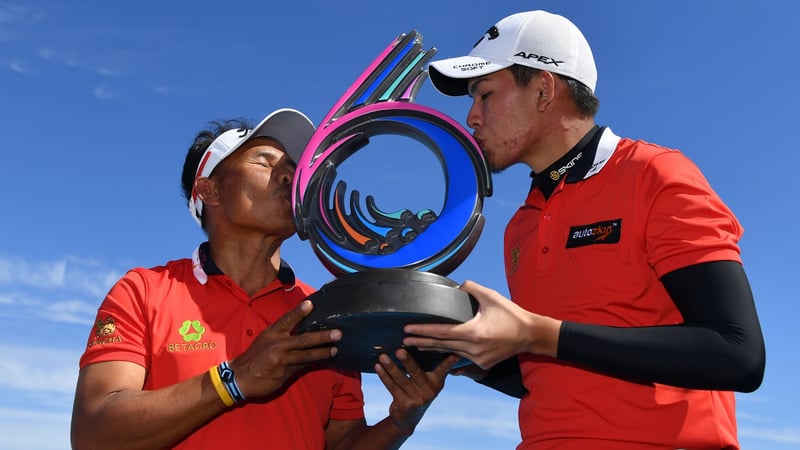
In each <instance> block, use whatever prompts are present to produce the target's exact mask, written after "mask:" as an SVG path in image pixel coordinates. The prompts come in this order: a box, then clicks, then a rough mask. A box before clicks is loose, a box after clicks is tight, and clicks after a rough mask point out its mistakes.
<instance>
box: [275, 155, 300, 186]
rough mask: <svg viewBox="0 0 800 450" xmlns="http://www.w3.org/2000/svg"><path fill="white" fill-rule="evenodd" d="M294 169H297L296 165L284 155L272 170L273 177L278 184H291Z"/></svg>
mask: <svg viewBox="0 0 800 450" xmlns="http://www.w3.org/2000/svg"><path fill="white" fill-rule="evenodd" d="M295 169H297V165H295V163H294V162H293V161H292V160H291V159H289V156H288V155H286V156H284V157H283V158H281V162H280V164H278V166H277V167H276V168H275V169H274V170H273V176H274V177H276V178H277V181H278V183H280V184H292V180H294V171H295Z"/></svg>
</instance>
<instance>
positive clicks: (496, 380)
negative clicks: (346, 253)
mask: <svg viewBox="0 0 800 450" xmlns="http://www.w3.org/2000/svg"><path fill="white" fill-rule="evenodd" d="M477 382H478V383H480V384H482V385H484V386H488V387H490V388H492V389H494V390H496V391H500V392H502V393H504V394H506V395H510V396H511V397H516V398H522V397H523V396H524V395H525V394H527V393H528V390H527V389H525V386H523V385H522V373H521V372H520V370H519V359H517V356H516V355H514V356H512V357H511V358H508V359H506V360H505V361H500V362H499V363H497V364H495V365H494V367H492V368H491V369H489V373H488V374H487V375H486V376H485V377H483V378H481V379H480V380H477Z"/></svg>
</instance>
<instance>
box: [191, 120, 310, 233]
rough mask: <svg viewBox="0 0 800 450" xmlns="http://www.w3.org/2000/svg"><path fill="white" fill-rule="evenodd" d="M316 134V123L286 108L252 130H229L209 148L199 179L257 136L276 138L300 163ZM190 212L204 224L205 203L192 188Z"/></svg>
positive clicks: (203, 158)
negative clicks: (304, 151)
mask: <svg viewBox="0 0 800 450" xmlns="http://www.w3.org/2000/svg"><path fill="white" fill-rule="evenodd" d="M313 134H314V124H313V123H312V122H311V120H310V119H309V118H308V117H306V116H305V114H303V113H301V112H300V111H297V110H295V109H289V108H283V109H279V110H276V111H274V112H272V113H271V114H270V115H268V116H267V117H265V118H264V120H262V121H261V123H259V124H258V125H256V127H255V128H253V129H252V130H247V129H234V130H228V131H226V132H224V133H222V134H220V135H219V136H217V138H216V139H214V141H213V142H212V143H211V145H209V146H208V148H207V149H206V151H205V153H203V157H202V158H200V164H198V165H197V172H196V173H195V179H197V178H200V177H208V176H209V175H211V172H212V171H213V170H214V168H215V167H217V165H219V163H220V162H222V160H223V159H225V158H227V157H228V156H229V155H230V154H232V153H233V152H235V151H236V150H237V149H238V148H239V147H241V146H242V145H244V144H245V142H247V141H249V140H250V139H253V138H256V137H268V138H272V139H275V140H276V141H278V142H279V143H280V144H281V145H282V146H283V149H284V151H286V154H287V155H289V158H291V159H292V161H294V162H295V163H296V162H297V161H300V156H301V155H302V154H303V150H305V148H306V145H307V144H308V141H310V140H311V135H313ZM189 212H190V213H191V214H192V217H194V220H196V221H197V223H199V224H202V222H201V221H200V217H202V215H203V201H202V200H200V197H199V196H198V195H197V191H196V190H195V189H194V186H192V195H191V197H190V198H189Z"/></svg>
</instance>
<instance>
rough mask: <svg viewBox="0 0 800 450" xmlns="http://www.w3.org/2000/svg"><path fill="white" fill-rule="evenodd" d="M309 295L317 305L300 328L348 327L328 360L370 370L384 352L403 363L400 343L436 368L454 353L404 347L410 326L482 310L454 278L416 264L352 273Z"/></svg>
mask: <svg viewBox="0 0 800 450" xmlns="http://www.w3.org/2000/svg"><path fill="white" fill-rule="evenodd" d="M308 298H309V299H310V300H311V301H312V303H314V310H313V311H312V312H311V313H310V314H309V315H308V316H307V317H305V318H304V319H303V320H302V321H301V322H300V323H299V324H298V326H297V327H296V328H295V333H296V334H297V333H304V332H309V331H321V330H328V329H339V330H342V339H341V340H340V341H339V342H337V343H336V344H335V345H336V347H337V349H338V352H337V354H336V355H335V356H333V357H332V358H330V359H328V360H326V361H324V362H323V363H324V364H325V365H328V366H331V367H335V368H339V369H344V370H351V371H356V372H367V373H374V372H375V364H376V363H377V361H378V356H379V355H380V354H386V355H388V356H389V357H391V358H392V359H394V360H395V362H396V363H398V364H399V361H397V360H396V358H395V351H396V350H397V349H399V348H405V349H406V350H407V351H408V352H409V353H410V354H411V356H412V357H413V358H414V359H415V361H416V362H417V363H418V364H419V366H420V367H421V368H422V369H423V370H425V371H430V370H432V369H434V368H435V367H436V366H437V365H438V364H439V363H440V362H441V361H442V360H444V358H446V357H447V355H448V354H446V353H440V352H432V351H420V350H419V349H417V348H416V347H406V346H404V345H403V343H402V341H403V338H404V337H406V336H407V334H406V333H405V331H403V328H404V326H405V325H407V324H411V323H415V324H419V323H452V324H456V323H463V322H466V321H467V320H469V319H471V318H472V317H474V316H475V313H476V312H477V302H476V301H475V300H474V299H473V298H472V297H471V296H469V295H468V294H467V293H466V292H464V291H462V290H460V289H458V285H457V284H456V283H455V282H453V281H452V280H450V279H449V278H447V277H444V276H442V275H437V274H434V273H430V272H419V271H415V270H410V269H372V270H366V271H361V272H354V273H350V274H347V275H344V276H342V277H339V278H337V279H335V280H333V281H331V282H329V283H327V284H325V285H324V286H323V287H322V288H320V289H319V290H318V291H317V292H315V293H313V294H312V295H310V296H309V297H308ZM462 365H463V364H462ZM400 367H401V368H402V365H401V364H400Z"/></svg>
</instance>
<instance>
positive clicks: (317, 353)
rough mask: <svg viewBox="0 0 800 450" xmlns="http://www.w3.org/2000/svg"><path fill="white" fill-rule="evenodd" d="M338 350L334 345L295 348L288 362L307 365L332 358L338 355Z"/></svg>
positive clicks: (288, 357)
mask: <svg viewBox="0 0 800 450" xmlns="http://www.w3.org/2000/svg"><path fill="white" fill-rule="evenodd" d="M338 351H339V350H338V349H337V348H336V347H333V346H329V347H317V348H308V349H303V350H295V351H292V352H290V353H289V355H288V356H287V359H286V362H287V363H288V364H289V365H305V364H309V363H313V362H317V361H323V360H326V359H329V358H332V357H334V356H336V353H337V352H338Z"/></svg>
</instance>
